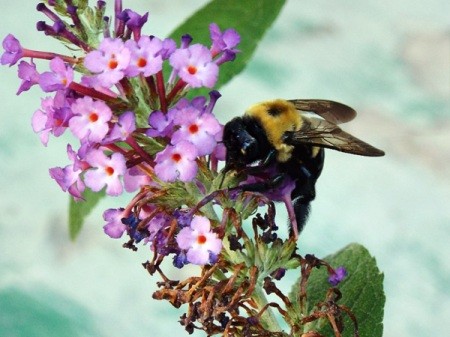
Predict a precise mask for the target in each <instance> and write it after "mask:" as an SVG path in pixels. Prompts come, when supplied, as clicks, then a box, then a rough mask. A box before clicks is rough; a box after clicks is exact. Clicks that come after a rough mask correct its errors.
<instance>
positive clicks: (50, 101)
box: [31, 92, 73, 146]
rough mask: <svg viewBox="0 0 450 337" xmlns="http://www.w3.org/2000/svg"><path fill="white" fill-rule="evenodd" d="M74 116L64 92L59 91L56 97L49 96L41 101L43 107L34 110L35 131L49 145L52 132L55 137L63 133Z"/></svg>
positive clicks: (33, 122) (32, 121) (32, 123)
mask: <svg viewBox="0 0 450 337" xmlns="http://www.w3.org/2000/svg"><path fill="white" fill-rule="evenodd" d="M72 116H73V114H72V111H71V110H70V108H69V107H68V106H67V103H66V100H65V97H64V94H63V93H62V92H57V93H56V95H55V98H51V97H47V98H44V99H43V100H42V101H41V108H40V109H38V110H36V111H35V112H34V114H33V117H32V120H31V125H32V127H33V130H34V132H36V133H39V137H40V138H41V142H42V144H44V145H45V146H47V143H48V139H49V135H50V133H52V134H53V135H54V136H55V137H59V136H60V135H62V134H63V133H64V131H65V130H66V129H67V127H68V125H69V120H70V118H72Z"/></svg>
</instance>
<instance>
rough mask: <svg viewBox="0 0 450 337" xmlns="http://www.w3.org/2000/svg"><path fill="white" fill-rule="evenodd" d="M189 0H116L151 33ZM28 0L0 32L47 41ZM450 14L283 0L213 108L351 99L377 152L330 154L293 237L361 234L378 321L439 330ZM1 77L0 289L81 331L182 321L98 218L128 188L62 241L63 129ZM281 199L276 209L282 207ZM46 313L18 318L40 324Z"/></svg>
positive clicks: (49, 45) (400, 2)
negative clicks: (56, 175)
mask: <svg viewBox="0 0 450 337" xmlns="http://www.w3.org/2000/svg"><path fill="white" fill-rule="evenodd" d="M202 3H204V1H192V2H191V1H189V2H187V1H181V0H176V1H170V5H169V4H168V2H166V1H142V0H141V1H125V5H126V7H133V8H134V9H136V10H138V11H140V12H143V11H145V10H148V11H150V24H148V26H147V28H146V29H147V30H146V32H147V33H152V34H155V35H157V36H160V37H163V36H165V35H166V34H168V33H169V32H170V31H171V30H172V29H173V28H174V27H175V26H177V25H178V24H179V23H180V20H181V19H182V18H183V17H186V16H188V15H189V13H191V12H192V11H194V10H195V8H197V7H199V6H201V4H202ZM111 4H112V1H111ZM144 4H146V6H147V7H144ZM34 7H35V3H34V2H33V1H25V0H20V1H15V2H14V4H12V3H11V4H8V3H5V4H3V5H2V12H1V13H0V17H1V19H2V25H1V26H0V36H1V37H3V36H5V35H6V34H7V33H9V32H13V33H14V34H15V35H16V36H17V37H18V38H19V40H20V41H21V43H22V44H23V45H24V46H26V47H28V48H30V49H40V50H54V49H55V46H56V45H57V44H56V42H54V41H52V40H51V39H48V38H44V37H43V36H41V34H38V33H37V32H35V31H34V23H35V22H36V21H37V20H43V17H41V16H39V15H38V14H37V13H35V11H34ZM449 13H450V2H448V1H446V0H431V1H427V2H424V1H406V0H396V1H375V0H370V1H357V0H346V1H344V0H336V1H324V0H316V1H293V0H291V1H289V2H288V4H287V5H286V7H285V8H284V10H283V11H282V13H281V15H280V17H279V19H278V20H277V21H276V23H275V25H274V27H273V28H272V30H271V31H270V32H269V34H268V35H267V36H266V38H265V39H264V41H263V43H262V44H261V45H260V47H259V49H258V51H257V54H256V56H255V59H254V60H253V62H252V63H251V65H250V66H249V68H248V69H247V70H246V71H245V72H244V73H243V74H242V75H241V76H239V78H237V79H236V80H235V81H233V82H231V83H230V84H229V85H227V86H226V87H225V88H223V90H221V93H222V95H223V96H222V98H221V99H220V102H219V103H218V105H217V110H216V112H217V113H218V114H219V118H220V119H221V120H222V121H223V122H225V121H227V120H228V119H229V118H230V117H231V116H234V115H237V114H240V113H241V112H242V111H243V110H244V109H245V108H246V107H247V106H248V105H250V104H253V103H255V102H257V101H260V100H266V99H269V98H276V97H282V98H327V99H334V100H338V101H342V102H345V103H347V104H349V105H351V106H353V107H355V108H356V109H357V110H358V111H359V117H358V118H357V119H356V120H355V121H354V122H352V123H351V124H350V125H348V126H345V129H346V130H348V131H350V132H351V133H353V134H355V135H356V136H359V137H361V138H363V139H364V140H366V141H368V142H370V143H372V144H374V145H376V146H378V147H380V148H382V149H384V150H385V151H386V153H387V155H386V157H383V158H377V159H373V158H360V157H357V156H350V155H345V154H341V153H333V152H330V151H329V152H328V153H327V160H326V167H325V169H324V172H323V175H322V177H321V179H320V181H319V183H318V186H317V190H318V191H317V193H318V196H317V199H316V201H314V203H313V209H312V216H311V218H310V221H309V223H308V225H307V227H306V229H305V231H304V232H303V234H302V236H301V238H300V241H299V247H300V251H301V253H314V254H316V255H317V256H324V255H326V254H329V253H331V252H334V251H336V250H337V249H339V248H341V247H343V246H345V245H346V244H347V243H350V242H354V241H356V242H360V243H362V244H364V245H365V246H366V247H368V248H369V250H370V251H371V253H372V254H373V255H375V256H376V258H377V261H378V264H379V267H380V268H381V269H382V270H383V271H384V272H385V286H386V295H387V304H386V310H385V329H384V335H385V336H392V337H393V336H413V337H414V336H439V335H440V336H444V335H447V334H448V328H447V324H446V322H447V320H448V318H449V317H450V295H449V291H448V286H449V284H450V262H449V261H450V260H449V259H448V256H449V252H450V245H449V242H450V230H449V226H450V211H449V205H450V171H449V164H450V97H449V96H450V17H449ZM205 27H206V24H205ZM59 51H61V52H62V51H64V50H63V49H62V48H60V47H59ZM0 78H1V81H0V95H1V102H2V109H1V110H0V116H1V121H2V122H1V123H0V186H1V189H0V198H1V199H0V201H1V202H0V214H1V216H0V246H1V247H2V249H1V254H0V300H3V299H4V298H8V297H7V296H6V297H5V296H4V294H5V293H7V292H8V291H9V289H15V290H17V291H18V292H24V293H25V295H23V298H28V297H27V296H31V298H33V299H34V300H35V301H36V303H38V304H39V305H45V306H47V307H48V308H50V309H51V308H53V309H54V310H58V311H60V312H62V313H63V314H64V313H65V312H70V311H72V308H73V310H75V312H77V313H79V314H80V315H79V320H78V321H77V319H74V320H75V321H76V323H78V324H79V326H80V327H83V329H80V334H79V335H80V336H81V335H83V333H86V335H89V331H91V332H92V331H95V335H96V336H101V335H103V336H111V337H115V336H117V337H118V336H124V335H132V336H149V335H152V336H165V335H168V334H169V335H176V336H183V335H186V334H185V333H184V332H183V329H182V327H181V326H179V325H178V323H176V321H177V317H178V316H179V315H180V314H181V313H178V312H177V311H176V310H175V309H173V308H171V307H170V306H169V304H168V303H162V302H156V301H154V300H152V299H151V293H152V291H153V289H154V283H155V281H156V279H152V278H151V277H149V275H148V274H147V273H146V272H145V270H144V269H143V268H142V267H141V265H140V263H141V262H144V261H145V260H146V259H147V258H148V256H147V252H146V251H144V250H141V251H140V252H138V253H133V252H131V251H128V250H125V249H123V248H121V243H122V242H120V241H114V240H111V239H108V238H107V237H106V236H105V235H104V234H103V232H102V225H103V222H102V219H101V213H102V210H103V209H105V208H109V207H114V206H119V205H122V204H125V203H126V202H127V200H128V199H127V197H126V196H125V197H122V198H120V199H109V200H107V201H104V202H103V203H102V204H101V205H100V207H98V209H97V212H96V213H95V214H93V215H92V216H91V217H90V218H89V222H88V225H87V226H86V228H85V229H84V231H83V233H82V235H81V237H80V239H79V240H78V241H77V242H76V243H71V242H69V240H68V239H67V230H66V224H65V223H66V210H67V196H66V195H65V194H63V193H62V192H60V190H59V187H58V186H57V185H56V184H55V183H54V182H53V181H51V179H50V178H49V176H48V173H47V170H48V168H49V167H52V166H62V165H65V164H66V157H65V143H64V140H61V139H51V140H50V144H49V147H48V148H44V147H43V146H42V145H41V144H40V142H39V139H38V137H37V136H36V135H35V134H33V132H32V130H31V127H30V118H31V115H32V113H33V112H34V110H35V109H36V108H37V107H38V106H39V97H40V95H41V93H40V92H39V91H37V90H33V91H31V92H30V93H24V94H22V95H21V96H20V97H15V96H14V93H15V92H16V90H17V88H18V85H19V81H18V79H17V78H16V75H15V70H11V69H7V68H3V67H2V68H0ZM278 214H279V217H280V220H279V221H280V223H283V222H284V221H285V220H284V219H283V218H282V217H284V216H285V213H284V211H283V209H282V207H280V208H279V212H278ZM177 272H178V271H175V270H174V271H173V273H174V274H173V275H171V276H173V277H174V278H176V274H175V273H177ZM183 272H186V273H187V272H188V271H183ZM21 296H22V295H21ZM58 296H61V300H58ZM21 298H22V297H21ZM31 302H32V303H34V302H33V301H31ZM1 303H4V302H1ZM39 305H37V307H36V308H38V309H39V308H41V307H40V306H39ZM50 309H49V310H50ZM20 314H21V313H20V312H19V313H18V315H20ZM22 314H23V313H22ZM30 316H31V317H34V316H33V315H30ZM44 316H45V315H41V316H36V321H35V322H33V321H32V319H27V320H26V321H27V322H30V326H31V327H33V324H34V326H35V327H37V326H38V325H39V324H42V321H39V320H40V319H42V317H44ZM64 316H66V317H67V320H69V321H70V320H71V319H73V317H72V315H70V314H67V315H64ZM86 317H90V319H87V318H86ZM3 318H4V317H3ZM44 318H45V317H44ZM17 322H20V320H17ZM0 323H1V324H0V335H1V336H3V335H5V332H4V331H2V330H1V329H2V328H3V329H6V328H5V327H6V326H7V325H6V323H4V321H2V317H0ZM9 323H11V322H9ZM48 324H51V323H50V322H48ZM67 324H68V326H70V328H71V329H72V325H71V324H69V323H67ZM36 331H38V330H36ZM67 331H72V330H67ZM86 331H88V332H86ZM68 333H69V332H68ZM92 334H94V333H92ZM10 335H11V336H24V334H19V333H17V334H10ZM54 335H55V336H56V335H58V336H59V335H60V334H58V333H57V332H56V331H54ZM70 335H75V334H70ZM47 336H48V334H47Z"/></svg>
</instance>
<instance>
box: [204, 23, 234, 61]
mask: <svg viewBox="0 0 450 337" xmlns="http://www.w3.org/2000/svg"><path fill="white" fill-rule="evenodd" d="M209 32H210V35H211V41H212V46H211V54H212V55H213V56H216V55H217V54H219V53H221V52H224V51H229V52H232V53H234V54H236V53H237V52H238V50H237V49H235V48H234V47H236V46H237V45H238V44H239V42H241V37H240V36H239V34H238V33H237V32H236V31H235V30H234V29H227V30H225V31H224V32H223V33H222V32H221V31H220V28H219V26H218V25H217V24H215V23H212V24H210V25H209Z"/></svg>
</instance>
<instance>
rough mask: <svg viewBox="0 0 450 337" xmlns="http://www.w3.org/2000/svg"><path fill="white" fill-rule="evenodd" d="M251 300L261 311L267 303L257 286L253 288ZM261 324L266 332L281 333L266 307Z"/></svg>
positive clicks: (270, 309) (269, 309)
mask: <svg viewBox="0 0 450 337" xmlns="http://www.w3.org/2000/svg"><path fill="white" fill-rule="evenodd" d="M253 299H254V300H255V301H256V303H257V304H258V307H259V308H261V309H262V308H264V306H265V305H266V304H267V303H268V301H267V298H266V295H265V294H264V291H263V289H262V288H261V286H260V285H259V284H258V285H257V286H256V287H255V291H254V292H253ZM261 324H262V325H263V326H264V328H266V329H267V330H270V331H272V332H281V327H280V325H279V324H278V321H277V318H276V317H275V315H274V313H273V311H272V308H270V307H268V308H267V309H266V310H265V311H264V313H263V314H262V315H261Z"/></svg>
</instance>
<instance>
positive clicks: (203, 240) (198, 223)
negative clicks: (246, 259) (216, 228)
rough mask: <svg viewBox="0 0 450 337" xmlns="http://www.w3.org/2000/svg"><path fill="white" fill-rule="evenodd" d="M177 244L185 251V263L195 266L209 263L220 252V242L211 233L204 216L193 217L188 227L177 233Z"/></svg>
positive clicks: (209, 225)
mask: <svg viewBox="0 0 450 337" xmlns="http://www.w3.org/2000/svg"><path fill="white" fill-rule="evenodd" d="M176 240H177V244H178V246H179V247H180V249H182V250H186V251H187V252H186V258H187V261H189V262H190V263H193V264H196V265H205V264H207V263H211V262H212V261H213V260H215V259H216V258H217V255H218V254H219V253H220V251H221V250H222V241H221V240H220V239H219V238H218V236H217V234H216V233H214V232H213V231H211V224H210V221H209V219H208V218H206V217H204V216H194V217H193V219H192V222H191V225H190V226H189V227H184V228H183V229H181V231H180V232H179V233H178V235H177V237H176Z"/></svg>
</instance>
